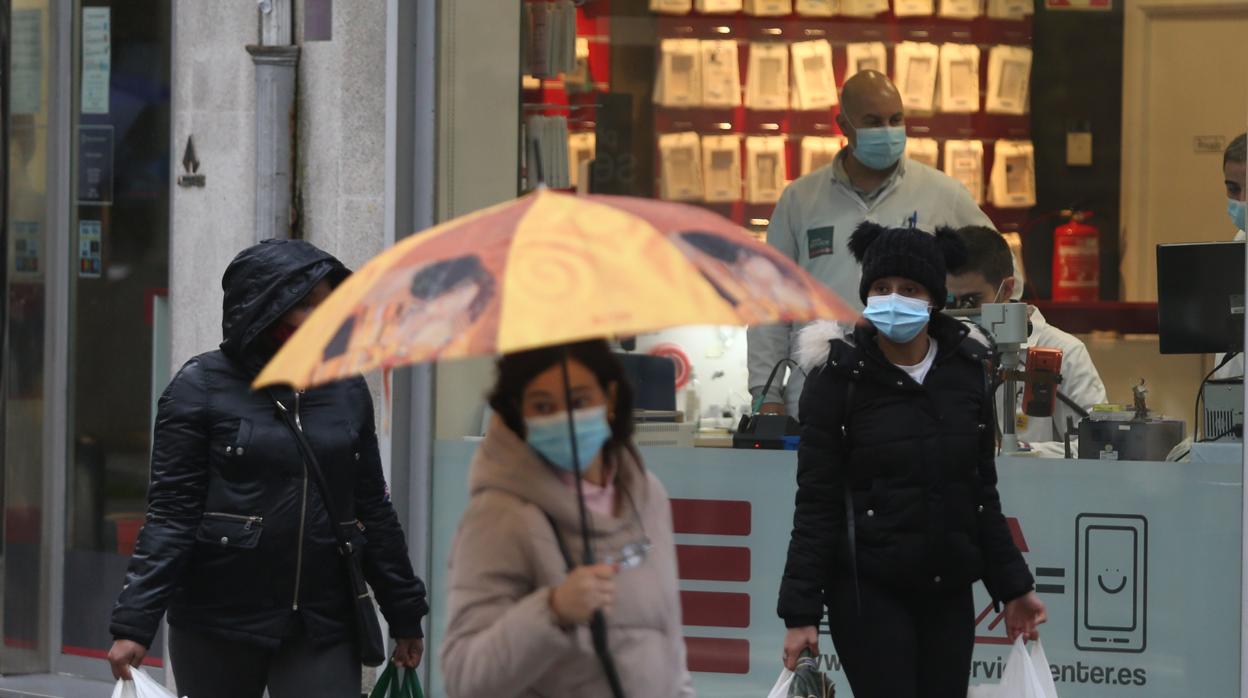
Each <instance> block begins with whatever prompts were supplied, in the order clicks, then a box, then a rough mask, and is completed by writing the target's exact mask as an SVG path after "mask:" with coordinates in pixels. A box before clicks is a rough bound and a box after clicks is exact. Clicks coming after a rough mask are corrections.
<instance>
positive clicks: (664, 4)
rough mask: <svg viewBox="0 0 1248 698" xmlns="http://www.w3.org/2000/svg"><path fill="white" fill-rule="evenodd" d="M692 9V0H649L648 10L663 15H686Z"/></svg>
mask: <svg viewBox="0 0 1248 698" xmlns="http://www.w3.org/2000/svg"><path fill="white" fill-rule="evenodd" d="M691 10H693V0H650V11H651V12H660V13H662V14H665V15H687V14H689V12H690V11H691Z"/></svg>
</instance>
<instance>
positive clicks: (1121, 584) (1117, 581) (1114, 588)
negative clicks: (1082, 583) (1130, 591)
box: [1096, 568, 1127, 594]
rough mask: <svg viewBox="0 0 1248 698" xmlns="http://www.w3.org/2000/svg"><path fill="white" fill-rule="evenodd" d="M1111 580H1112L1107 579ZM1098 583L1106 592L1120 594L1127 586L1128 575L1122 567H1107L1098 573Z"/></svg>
mask: <svg viewBox="0 0 1248 698" xmlns="http://www.w3.org/2000/svg"><path fill="white" fill-rule="evenodd" d="M1106 580H1110V581H1108V582H1107V581H1106ZM1096 583H1097V585H1099V586H1100V587H1101V591H1103V592H1105V593H1106V594H1119V593H1121V592H1122V590H1123V589H1126V588H1127V575H1125V574H1123V573H1122V570H1120V569H1109V568H1105V569H1104V570H1103V571H1102V572H1101V573H1100V574H1098V575H1096Z"/></svg>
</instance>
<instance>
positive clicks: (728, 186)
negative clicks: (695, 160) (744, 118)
mask: <svg viewBox="0 0 1248 698" xmlns="http://www.w3.org/2000/svg"><path fill="white" fill-rule="evenodd" d="M702 181H703V185H704V187H705V189H706V201H707V202H709V203H730V202H733V201H740V200H741V136H737V135H726V136H703V138H702Z"/></svg>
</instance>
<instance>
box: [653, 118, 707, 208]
mask: <svg viewBox="0 0 1248 698" xmlns="http://www.w3.org/2000/svg"><path fill="white" fill-rule="evenodd" d="M659 157H660V158H661V162H662V165H661V168H662V169H661V172H662V179H661V180H660V182H659V185H660V186H659V194H660V197H661V198H663V199H666V200H668V201H699V200H701V199H702V144H701V142H700V140H699V138H698V134H697V133H694V132H692V131H688V132H682V133H665V134H663V135H661V136H659Z"/></svg>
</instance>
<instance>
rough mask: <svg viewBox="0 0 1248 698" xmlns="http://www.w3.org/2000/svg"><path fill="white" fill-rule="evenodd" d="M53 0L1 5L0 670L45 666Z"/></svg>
mask: <svg viewBox="0 0 1248 698" xmlns="http://www.w3.org/2000/svg"><path fill="white" fill-rule="evenodd" d="M50 5H51V2H50V0H11V1H6V2H3V3H2V4H0V6H2V9H0V22H2V23H3V24H4V31H3V32H2V33H0V36H3V40H4V43H5V47H4V48H5V49H6V51H5V55H6V56H7V58H8V65H6V66H4V74H5V75H6V77H7V78H8V79H6V80H5V81H4V83H3V98H2V100H0V101H2V103H3V113H4V122H3V129H4V133H3V137H2V138H0V142H2V143H3V146H4V150H5V162H6V163H7V169H6V170H5V171H4V172H3V173H2V174H0V177H3V178H4V188H5V193H6V195H5V197H4V211H3V228H2V229H3V235H4V238H5V241H4V245H3V250H4V252H3V255H4V264H3V267H2V268H0V274H3V285H2V288H3V293H4V303H3V306H2V307H0V337H3V365H2V366H0V418H2V419H3V430H2V431H0V443H2V445H0V457H3V465H4V473H3V478H2V479H0V501H2V502H3V510H4V516H3V518H0V530H2V531H3V536H2V538H0V540H2V542H3V546H2V547H0V567H2V568H3V593H4V603H3V606H2V607H0V614H2V617H3V623H2V625H3V649H2V650H0V672H2V673H6V674H8V673H21V672H28V671H37V670H39V669H41V668H46V657H47V643H48V632H47V629H48V624H47V607H48V604H47V600H48V594H47V591H46V589H47V579H46V576H45V574H46V565H44V564H43V561H44V560H45V559H46V553H45V550H46V544H47V542H48V541H47V540H46V539H45V535H44V530H43V529H44V527H43V521H44V507H43V503H44V501H45V500H44V462H45V453H44V443H45V441H44V434H45V428H44V426H45V414H46V409H47V405H46V403H45V398H46V396H47V394H48V393H47V388H48V385H49V381H48V380H47V375H46V372H45V370H44V369H45V361H44V356H45V348H46V342H45V338H46V332H45V328H46V322H45V319H46V316H47V301H46V298H47V290H48V284H47V279H48V263H49V259H48V254H47V250H48V234H49V231H48V227H49V215H48V214H49V210H50V205H51V203H52V201H51V199H50V196H49V191H50V190H54V189H55V188H54V187H52V186H51V182H52V181H54V180H53V177H54V176H53V175H52V174H51V169H52V168H50V167H49V151H50V147H49V146H50V140H49V137H50V133H49V121H50V115H51V112H52V108H51V105H52V104H53V102H54V100H53V99H52V94H53V92H54V90H53V88H54V79H53V77H52V76H53V75H54V73H53V71H52V69H51V66H52V65H53V62H54V51H53V50H52V46H54V32H53V29H52V22H51V17H52V16H53V13H52V8H51V6H50Z"/></svg>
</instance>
